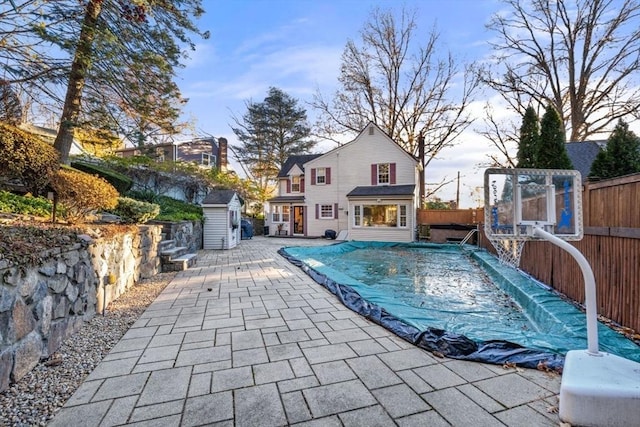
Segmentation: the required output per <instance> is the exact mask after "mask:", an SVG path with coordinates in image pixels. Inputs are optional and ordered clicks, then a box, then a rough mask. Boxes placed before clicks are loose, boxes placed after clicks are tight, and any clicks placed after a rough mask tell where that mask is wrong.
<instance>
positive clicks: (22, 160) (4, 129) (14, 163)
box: [0, 123, 60, 194]
mask: <svg viewBox="0 0 640 427" xmlns="http://www.w3.org/2000/svg"><path fill="white" fill-rule="evenodd" d="M59 165H60V160H59V155H58V152H57V151H56V149H55V148H53V147H52V146H51V145H49V144H47V143H46V142H44V141H42V140H41V139H40V138H38V137H37V136H35V135H32V134H30V133H28V132H25V131H23V130H21V129H18V128H16V127H14V126H10V125H8V124H5V123H0V175H2V176H3V177H5V178H9V179H13V180H17V181H18V182H19V183H20V184H21V185H23V186H24V187H25V188H26V189H27V191H29V192H31V193H33V194H41V193H42V192H43V191H44V189H45V187H46V186H47V184H49V181H50V180H51V178H52V177H53V176H54V174H55V173H56V171H57V170H58V168H59Z"/></svg>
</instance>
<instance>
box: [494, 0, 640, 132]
mask: <svg viewBox="0 0 640 427" xmlns="http://www.w3.org/2000/svg"><path fill="white" fill-rule="evenodd" d="M504 3H506V5H507V6H508V7H509V9H510V10H509V12H508V13H504V11H501V12H500V13H498V14H496V15H494V17H493V18H492V20H491V22H490V24H489V25H488V27H489V28H490V29H492V30H493V31H495V32H496V33H497V35H498V38H497V41H496V42H495V43H493V48H494V50H495V55H494V58H493V61H492V64H494V66H493V67H491V68H487V69H485V70H484V73H482V80H483V82H484V83H486V84H487V85H489V86H490V87H491V88H493V89H495V90H496V91H497V92H498V93H499V94H500V95H501V96H502V97H503V98H504V100H505V101H506V102H507V103H508V104H509V105H510V107H511V108H513V109H514V110H515V111H517V112H519V113H521V114H524V111H525V109H526V107H527V106H529V105H532V106H533V107H534V108H539V106H541V105H542V106H544V105H547V104H552V105H553V106H554V107H555V108H556V110H557V111H559V112H561V115H562V120H563V124H564V127H565V129H566V130H567V136H568V140H569V141H584V140H586V139H587V138H589V137H590V136H594V135H598V134H602V133H603V132H608V131H610V130H611V127H612V125H613V124H615V123H616V122H617V121H618V120H619V119H620V118H624V117H625V116H628V115H634V114H635V115H636V116H637V115H638V111H639V108H640V79H639V78H638V76H639V75H640V73H639V71H640V60H639V54H640V25H638V23H639V22H640V3H639V2H638V1H637V0H620V1H614V0H527V1H524V0H504Z"/></svg>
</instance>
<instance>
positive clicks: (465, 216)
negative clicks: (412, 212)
mask: <svg viewBox="0 0 640 427" xmlns="http://www.w3.org/2000/svg"><path fill="white" fill-rule="evenodd" d="M483 221H484V209H483V208H477V209H444V210H443V209H418V212H417V223H418V224H478V223H479V222H483Z"/></svg>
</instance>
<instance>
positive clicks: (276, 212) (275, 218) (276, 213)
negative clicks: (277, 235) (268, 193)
mask: <svg viewBox="0 0 640 427" xmlns="http://www.w3.org/2000/svg"><path fill="white" fill-rule="evenodd" d="M271 221H272V222H280V206H278V205H274V206H272V207H271Z"/></svg>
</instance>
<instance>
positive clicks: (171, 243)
mask: <svg viewBox="0 0 640 427" xmlns="http://www.w3.org/2000/svg"><path fill="white" fill-rule="evenodd" d="M175 246H176V241H175V240H173V239H171V240H161V241H160V243H158V251H160V252H162V251H166V250H169V249H171V248H173V247H175Z"/></svg>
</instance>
